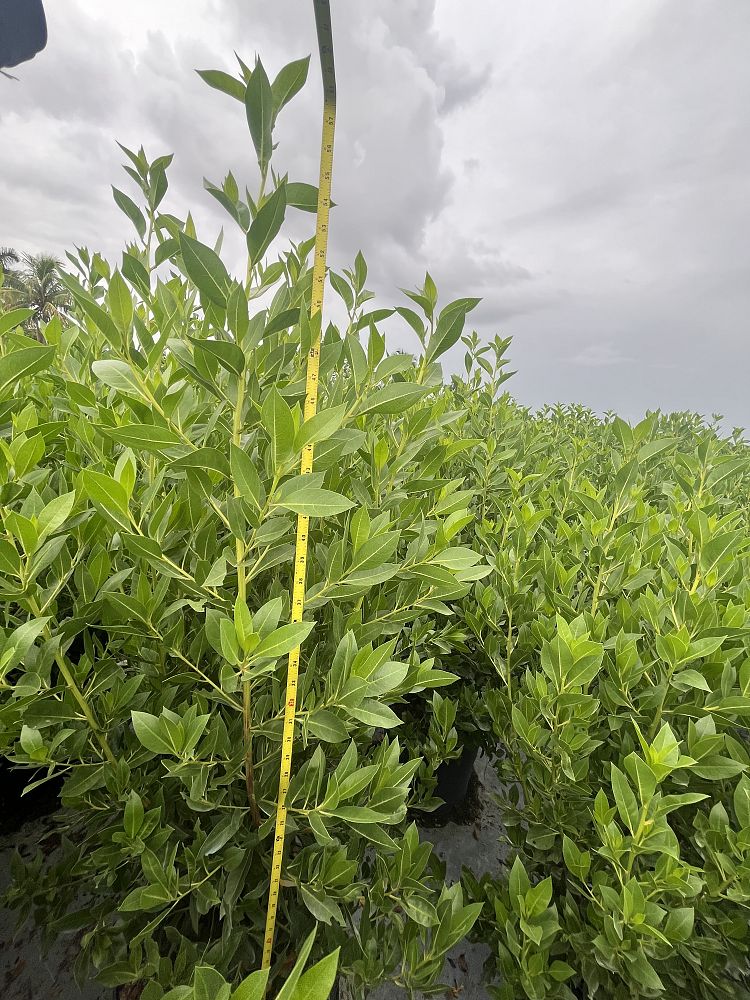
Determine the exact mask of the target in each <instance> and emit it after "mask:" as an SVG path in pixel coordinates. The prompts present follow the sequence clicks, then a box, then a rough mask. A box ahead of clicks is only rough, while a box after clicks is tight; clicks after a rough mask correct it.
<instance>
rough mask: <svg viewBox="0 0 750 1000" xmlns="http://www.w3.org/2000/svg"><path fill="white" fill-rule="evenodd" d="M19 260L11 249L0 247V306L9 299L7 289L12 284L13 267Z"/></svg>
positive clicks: (15, 252) (16, 253)
mask: <svg viewBox="0 0 750 1000" xmlns="http://www.w3.org/2000/svg"><path fill="white" fill-rule="evenodd" d="M20 259H21V258H20V257H19V256H18V252H17V251H16V250H14V249H13V247H0V305H3V304H4V303H5V301H6V300H7V299H8V298H9V294H8V293H9V289H10V288H11V287H12V283H13V274H14V272H13V265H14V264H17V263H18V262H19V260H20Z"/></svg>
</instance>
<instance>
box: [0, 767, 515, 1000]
mask: <svg viewBox="0 0 750 1000" xmlns="http://www.w3.org/2000/svg"><path fill="white" fill-rule="evenodd" d="M476 772H477V776H478V778H479V788H478V792H479V800H480V805H481V808H480V809H479V810H477V812H478V815H476V816H475V817H474V818H473V819H472V821H471V822H468V823H465V824H462V825H458V824H456V823H448V824H447V825H446V826H444V827H438V828H435V829H426V830H424V831H423V833H422V837H423V839H425V840H429V841H430V842H431V843H432V844H433V845H434V846H435V849H436V851H437V853H438V854H439V856H440V857H441V858H442V859H443V860H444V861H445V863H446V867H447V877H448V879H449V880H451V881H454V880H456V879H458V878H459V876H460V874H461V867H462V866H463V865H466V866H467V867H468V868H471V869H472V870H473V871H474V872H475V874H480V873H482V872H485V871H497V870H498V869H499V867H500V864H501V861H502V848H501V845H500V843H499V835H500V832H501V827H502V824H501V822H500V814H499V810H498V808H497V806H496V805H495V802H494V800H493V794H492V793H493V791H494V790H495V789H497V779H496V777H495V772H494V770H493V769H492V767H491V765H490V763H489V762H488V761H487V759H486V758H480V759H479V761H478V762H477V765H476ZM50 828H51V823H50V820H49V819H44V818H39V819H35V820H32V821H31V822H29V823H26V824H25V825H24V826H23V827H22V828H21V830H20V831H18V832H16V833H12V834H7V833H6V834H3V835H2V836H0V895H2V893H3V892H4V891H5V888H6V886H7V884H8V881H9V878H10V873H9V866H10V856H11V853H12V851H13V848H14V847H15V846H18V848H19V850H21V852H22V853H24V852H28V853H29V854H31V853H33V852H34V851H35V850H36V847H37V845H39V844H40V843H44V842H45V841H46V839H47V837H48V834H49V831H50ZM75 951H76V943H75V941H74V939H73V938H72V937H64V938H62V939H61V940H59V941H58V943H57V944H56V946H55V947H54V948H53V949H52V951H51V952H50V953H48V954H47V955H46V956H44V955H42V954H41V948H40V934H39V932H38V931H36V930H35V929H34V928H32V927H30V926H29V925H27V926H25V927H23V928H22V929H21V931H20V932H18V933H16V930H15V914H14V913H12V912H10V911H8V910H5V909H2V908H0V998H1V1000H114V995H113V991H112V990H110V989H105V988H103V987H101V986H98V985H96V984H94V983H90V984H87V985H86V986H85V987H84V989H83V990H82V991H81V990H79V989H78V988H77V986H76V985H75V983H74V982H73V978H72V974H71V971H70V970H71V967H72V962H73V956H74V955H75ZM486 954H487V950H486V948H485V947H483V946H477V945H468V944H465V943H463V944H459V945H458V946H457V947H456V948H454V949H453V951H452V952H451V953H450V955H449V956H448V959H447V961H446V965H445V972H444V975H443V982H445V983H446V984H447V985H448V990H447V991H446V995H447V997H449V998H455V997H459V996H460V997H461V998H463V1000H486V997H487V993H486V991H485V989H484V987H483V986H482V963H483V962H484V959H485V956H486ZM403 996H404V993H403V991H402V990H400V989H397V988H395V987H386V988H382V989H380V990H378V991H377V992H376V993H375V994H374V995H373V1000H403ZM342 1000H345V991H342Z"/></svg>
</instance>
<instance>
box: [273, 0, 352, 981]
mask: <svg viewBox="0 0 750 1000" xmlns="http://www.w3.org/2000/svg"><path fill="white" fill-rule="evenodd" d="M313 5H314V7H315V27H316V29H317V34H318V50H319V52H320V66H321V70H322V73H323V136H322V139H321V144H320V182H319V185H318V215H317V222H316V227H315V261H314V263H313V277H312V295H311V302H310V315H311V316H315V315H316V314H317V313H319V312H320V311H321V310H322V309H323V290H324V288H325V281H326V251H327V249H328V214H329V210H330V207H331V173H332V170H333V133H334V129H335V127H336V74H335V70H334V63H333V34H332V32H331V10H330V6H329V0H313ZM321 326H322V325H321ZM320 329H321V327H318V330H319V331H320ZM319 368H320V332H318V333H317V334H316V336H315V339H314V341H313V343H312V344H311V345H310V350H309V353H308V355H307V380H306V385H305V420H309V419H310V418H311V417H314V416H315V413H316V412H317V408H318V371H319ZM312 468H313V446H312V445H311V444H308V445H307V446H306V447H305V450H304V451H303V452H302V461H301V464H300V473H301V474H302V475H303V476H304V475H308V474H309V473H311V472H312ZM309 523H310V520H309V518H308V517H306V516H305V515H303V514H299V515H298V517H297V545H296V549H295V553H294V584H293V589H292V614H291V620H292V621H293V622H301V621H302V614H303V611H304V609H305V579H306V576H307V573H306V570H307V544H308V541H307V540H308V527H309ZM299 658H300V647H299V646H297V648H296V649H293V650H292V651H291V652H290V654H289V665H288V668H287V680H286V699H285V703H284V734H283V737H282V743H281V769H280V773H279V797H278V805H277V807H276V832H275V834H274V842H273V860H272V863H271V885H270V888H269V890H268V911H267V913H266V932H265V937H264V940H263V966H262V968H264V969H267V968H269V967H270V965H271V956H272V954H273V940H274V934H275V931H276V912H277V910H278V905H279V893H280V891H281V866H282V863H283V860H284V834H285V832H286V796H287V792H288V791H289V781H290V778H291V771H292V747H293V744H294V720H295V713H296V710H297V681H298V677H299Z"/></svg>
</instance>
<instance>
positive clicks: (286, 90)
mask: <svg viewBox="0 0 750 1000" xmlns="http://www.w3.org/2000/svg"><path fill="white" fill-rule="evenodd" d="M309 67H310V56H305V57H304V59H295V60H294V61H293V62H290V63H287V64H286V66H283V67H282V68H281V69H280V70H279V72H278V73H277V74H276V78H275V79H274V81H273V83H272V84H271V94H272V98H273V101H272V104H273V120H274V121H275V120H276V116H277V115H278V113H279V111H281V109H282V108H283V107H284V106H285V105H287V104H288V103H289V102H290V101H291V99H292V98H293V97H294V95H295V94H297V93H299V91H300V90H301V89H302V87H304V85H305V80H307V71H308V69H309Z"/></svg>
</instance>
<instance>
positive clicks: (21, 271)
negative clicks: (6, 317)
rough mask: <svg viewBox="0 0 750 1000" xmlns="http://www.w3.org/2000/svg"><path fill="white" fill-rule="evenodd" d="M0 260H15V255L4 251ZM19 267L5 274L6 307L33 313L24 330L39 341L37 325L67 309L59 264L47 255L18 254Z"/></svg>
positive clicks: (66, 295)
mask: <svg viewBox="0 0 750 1000" xmlns="http://www.w3.org/2000/svg"><path fill="white" fill-rule="evenodd" d="M3 253H4V254H5V257H2V256H0V264H3V265H4V260H5V259H8V260H11V261H12V260H13V257H15V258H16V260H18V259H19V258H18V256H17V255H16V254H15V251H12V250H10V248H7V249H5V250H4V251H3ZM20 264H21V267H20V268H18V269H17V270H16V269H12V270H6V271H5V287H6V288H7V290H8V291H7V299H8V303H9V304H11V305H13V306H15V307H16V308H23V309H33V310H34V313H33V315H32V316H31V317H30V318H29V319H28V320H27V323H26V330H27V332H28V333H29V334H31V336H33V337H35V338H36V339H37V340H43V339H44V338H43V337H42V334H41V331H40V324H41V323H42V322H47V321H48V320H50V319H52V317H53V316H54V315H55V314H56V313H58V312H64V311H65V310H66V309H67V308H68V306H69V305H70V295H69V294H68V290H67V289H66V288H65V285H63V283H62V282H61V281H60V276H59V273H58V268H59V267H60V262H59V260H57V258H56V257H53V256H52V255H51V254H45V253H41V254H28V253H25V254H21V257H20Z"/></svg>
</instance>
